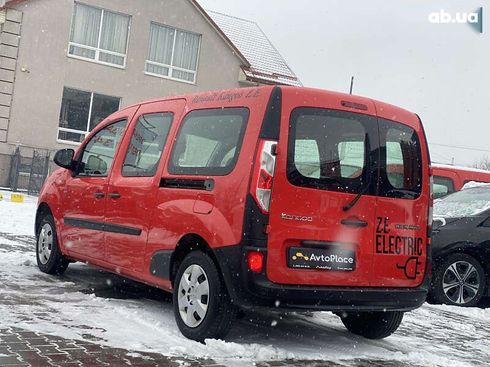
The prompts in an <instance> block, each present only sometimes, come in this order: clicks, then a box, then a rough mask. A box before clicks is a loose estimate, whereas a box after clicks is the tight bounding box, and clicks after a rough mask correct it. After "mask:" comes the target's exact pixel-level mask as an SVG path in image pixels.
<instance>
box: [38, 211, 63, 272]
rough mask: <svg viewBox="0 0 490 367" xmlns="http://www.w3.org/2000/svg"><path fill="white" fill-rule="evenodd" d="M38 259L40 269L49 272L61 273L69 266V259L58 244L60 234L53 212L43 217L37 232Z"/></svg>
mask: <svg viewBox="0 0 490 367" xmlns="http://www.w3.org/2000/svg"><path fill="white" fill-rule="evenodd" d="M36 260H37V266H38V267H39V270H41V271H42V272H43V273H47V274H54V275H61V274H63V273H64V272H65V270H66V268H67V267H68V260H67V259H66V258H65V257H64V256H63V254H62V253H61V251H60V248H59V246H58V236H57V234H56V227H55V225H54V219H53V216H52V215H51V214H46V215H45V216H44V217H43V218H42V219H41V222H40V224H39V228H38V230H37V233H36Z"/></svg>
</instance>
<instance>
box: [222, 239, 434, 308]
mask: <svg viewBox="0 0 490 367" xmlns="http://www.w3.org/2000/svg"><path fill="white" fill-rule="evenodd" d="M250 249H258V248H252V247H246V246H230V247H223V248H219V249H215V253H216V258H217V259H218V263H219V266H220V268H221V271H222V274H223V277H224V280H225V284H226V287H227V289H228V292H229V294H230V296H231V298H232V301H233V303H234V304H236V305H237V306H240V307H243V308H254V309H256V308H261V307H265V308H279V309H288V310H299V311H337V312H341V311H410V310H413V309H415V308H418V307H420V306H421V305H422V304H423V303H424V302H425V299H426V296H427V292H428V289H429V279H428V277H427V276H426V278H425V279H424V282H423V284H422V285H421V286H420V287H417V288H374V287H373V288H370V287H364V288H357V287H356V288H353V287H312V286H297V285H283V284H277V283H273V282H271V281H269V280H268V279H267V277H266V275H265V274H263V273H260V274H256V273H252V272H250V271H248V269H247V268H246V261H245V254H246V251H248V250H250ZM262 250H263V249H262Z"/></svg>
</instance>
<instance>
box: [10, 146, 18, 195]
mask: <svg viewBox="0 0 490 367" xmlns="http://www.w3.org/2000/svg"><path fill="white" fill-rule="evenodd" d="M19 168H20V149H19V147H17V148H16V149H15V153H14V155H12V157H11V158H10V174H9V186H10V188H11V189H12V191H14V192H16V191H17V185H18V183H19Z"/></svg>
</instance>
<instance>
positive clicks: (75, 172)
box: [72, 117, 130, 178]
mask: <svg viewBox="0 0 490 367" xmlns="http://www.w3.org/2000/svg"><path fill="white" fill-rule="evenodd" d="M120 122H125V123H126V124H125V126H124V128H123V131H122V134H121V139H120V140H119V143H118V145H117V146H116V148H115V149H114V157H113V159H112V162H111V165H110V166H108V167H107V175H99V176H90V175H80V162H81V161H82V158H83V154H84V153H85V150H86V148H87V145H88V143H89V142H90V141H91V140H92V139H93V138H94V137H95V135H97V134H98V133H99V132H100V131H102V130H104V129H106V128H108V127H109V126H111V125H115V124H117V123H120ZM129 125H130V124H129V121H128V119H127V118H125V117H123V118H119V119H115V120H114V121H111V122H109V123H107V124H104V125H103V126H100V127H99V128H98V129H94V130H93V131H92V132H91V134H92V135H90V137H86V138H85V140H84V141H83V142H82V144H83V145H82V146H81V147H80V150H79V152H78V153H77V157H76V165H75V169H74V170H73V171H72V177H77V178H108V177H109V176H110V174H111V171H112V168H113V167H114V162H115V161H116V156H117V155H118V151H119V149H120V147H121V143H122V141H123V140H124V136H125V135H126V132H127V130H128V126H129Z"/></svg>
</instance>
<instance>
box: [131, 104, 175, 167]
mask: <svg viewBox="0 0 490 367" xmlns="http://www.w3.org/2000/svg"><path fill="white" fill-rule="evenodd" d="M172 118H173V114H172V113H153V114H148V115H143V116H141V117H140V118H139V119H138V122H137V124H136V126H135V128H134V132H133V136H132V137H131V143H130V144H129V147H128V150H127V152H126V158H125V159H124V163H123V167H122V175H123V176H146V177H151V176H153V175H155V172H156V170H157V167H158V163H159V162H160V157H161V156H162V152H163V148H164V146H165V142H166V141H167V136H168V132H169V130H170V125H171V124H172Z"/></svg>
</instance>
